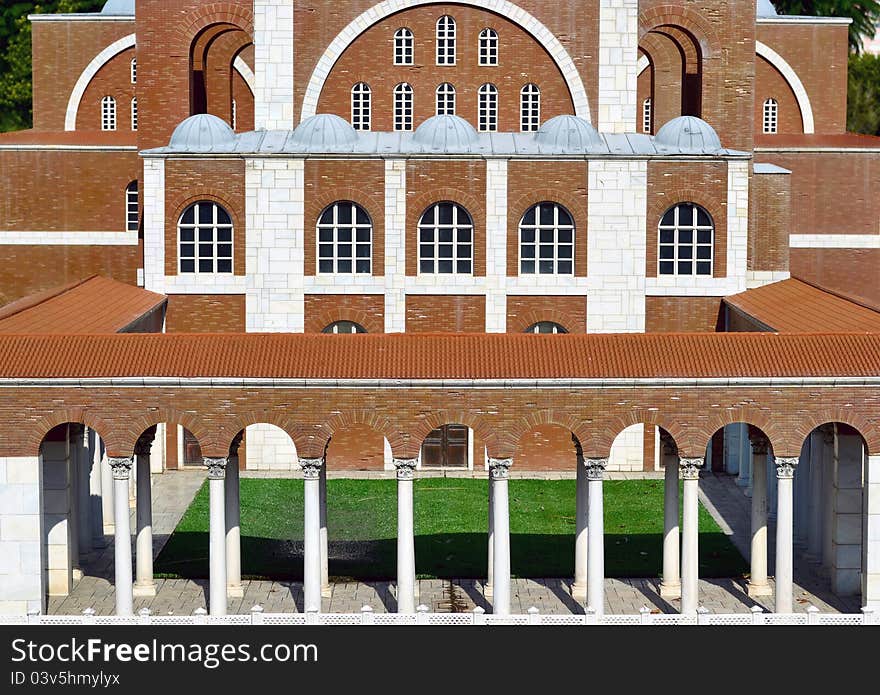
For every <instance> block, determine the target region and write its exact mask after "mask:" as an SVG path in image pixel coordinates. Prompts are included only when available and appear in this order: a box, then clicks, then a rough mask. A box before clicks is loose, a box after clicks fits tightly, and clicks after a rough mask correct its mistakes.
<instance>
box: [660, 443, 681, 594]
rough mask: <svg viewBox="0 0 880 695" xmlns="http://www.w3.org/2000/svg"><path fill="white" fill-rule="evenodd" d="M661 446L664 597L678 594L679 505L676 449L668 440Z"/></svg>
mask: <svg viewBox="0 0 880 695" xmlns="http://www.w3.org/2000/svg"><path fill="white" fill-rule="evenodd" d="M661 446H663V461H664V466H665V469H664V470H665V472H664V475H663V581H662V582H660V595H661V596H662V597H664V598H679V597H680V596H681V538H680V529H679V526H678V515H679V509H680V507H681V505H680V502H679V493H678V451H677V450H676V449H675V448H674V447H672V446H670V445H669V444H662V445H661Z"/></svg>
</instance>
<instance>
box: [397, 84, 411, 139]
mask: <svg viewBox="0 0 880 695" xmlns="http://www.w3.org/2000/svg"><path fill="white" fill-rule="evenodd" d="M412 129H413V88H412V87H411V86H410V85H409V84H407V83H406V82H402V83H400V84H399V85H397V86H396V87H395V88H394V130H412Z"/></svg>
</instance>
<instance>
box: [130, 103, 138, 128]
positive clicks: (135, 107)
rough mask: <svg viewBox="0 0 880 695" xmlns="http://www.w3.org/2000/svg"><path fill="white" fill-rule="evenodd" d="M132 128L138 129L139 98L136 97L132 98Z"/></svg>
mask: <svg viewBox="0 0 880 695" xmlns="http://www.w3.org/2000/svg"><path fill="white" fill-rule="evenodd" d="M131 129H132V130H137V129H138V98H137V97H134V98H132V100H131Z"/></svg>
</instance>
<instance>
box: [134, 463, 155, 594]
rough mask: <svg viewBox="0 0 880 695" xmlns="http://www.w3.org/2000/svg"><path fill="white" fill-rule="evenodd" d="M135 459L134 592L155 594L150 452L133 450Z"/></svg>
mask: <svg viewBox="0 0 880 695" xmlns="http://www.w3.org/2000/svg"><path fill="white" fill-rule="evenodd" d="M135 451H136V452H137V453H136V454H135V458H136V459H137V467H138V475H137V541H136V547H137V561H136V563H135V568H136V571H137V581H136V582H135V586H134V592H135V594H136V595H138V596H155V595H156V583H155V581H154V580H153V501H152V491H151V489H150V452H149V448H148V449H147V450H146V452H144V451H141V450H137V449H136V450H135Z"/></svg>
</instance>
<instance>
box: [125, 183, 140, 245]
mask: <svg viewBox="0 0 880 695" xmlns="http://www.w3.org/2000/svg"><path fill="white" fill-rule="evenodd" d="M139 218H140V206H139V201H138V182H137V181H132V182H131V183H130V184H128V185H127V186H126V187H125V229H126V231H128V232H137V231H138V226H139V224H138V223H139Z"/></svg>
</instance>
